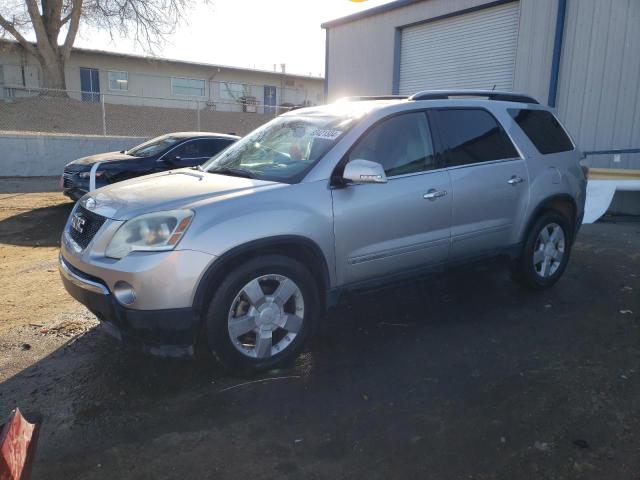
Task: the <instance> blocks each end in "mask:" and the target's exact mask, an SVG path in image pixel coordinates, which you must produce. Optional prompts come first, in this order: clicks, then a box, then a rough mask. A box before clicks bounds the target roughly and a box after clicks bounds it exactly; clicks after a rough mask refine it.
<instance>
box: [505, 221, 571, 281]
mask: <svg viewBox="0 0 640 480" xmlns="http://www.w3.org/2000/svg"><path fill="white" fill-rule="evenodd" d="M571 243H572V238H571V228H570V223H569V221H568V220H567V219H566V218H565V217H564V216H563V215H561V214H560V213H557V212H546V213H544V214H542V215H541V216H540V218H538V220H536V222H535V224H534V225H533V227H532V228H531V230H530V231H529V234H528V235H527V239H526V241H525V244H524V246H523V249H522V253H521V254H520V257H519V258H518V259H516V260H515V261H514V265H513V277H514V278H515V280H517V281H518V282H519V283H521V284H523V285H525V286H527V287H529V288H533V289H536V290H540V289H543V288H548V287H550V286H552V285H553V284H555V283H556V282H557V281H558V280H559V279H560V277H561V276H562V274H563V273H564V270H565V268H566V266H567V263H568V261H569V255H570V252H571Z"/></svg>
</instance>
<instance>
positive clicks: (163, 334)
mask: <svg viewBox="0 0 640 480" xmlns="http://www.w3.org/2000/svg"><path fill="white" fill-rule="evenodd" d="M59 269H60V275H61V277H62V283H63V284H64V287H65V289H66V290H67V292H69V294H70V295H71V296H72V297H73V298H75V299H76V300H78V301H79V302H80V303H82V304H83V305H85V306H86V307H87V308H88V309H89V311H91V313H93V314H94V315H95V316H96V317H97V318H98V320H100V322H101V324H102V326H103V328H104V329H105V330H106V331H107V332H108V333H109V334H111V335H113V336H114V337H116V338H118V339H119V340H121V341H122V342H123V343H124V344H126V345H128V346H130V347H133V348H135V349H138V350H142V351H144V352H147V353H150V354H153V355H158V356H163V357H190V356H193V353H194V346H195V342H196V340H197V336H198V333H199V330H200V316H199V314H198V312H196V311H195V310H194V309H193V308H191V307H190V308H175V309H165V310H134V309H130V308H125V307H124V306H122V305H120V303H118V301H117V300H116V299H115V297H114V295H113V294H112V292H111V291H110V290H109V288H108V287H107V285H106V284H105V283H104V282H103V281H102V280H101V279H99V278H96V277H92V276H91V275H88V274H86V273H84V272H81V271H80V270H78V269H77V268H75V267H73V266H72V265H71V264H70V263H69V262H67V261H66V260H65V259H64V257H63V255H62V254H61V255H60V262H59Z"/></svg>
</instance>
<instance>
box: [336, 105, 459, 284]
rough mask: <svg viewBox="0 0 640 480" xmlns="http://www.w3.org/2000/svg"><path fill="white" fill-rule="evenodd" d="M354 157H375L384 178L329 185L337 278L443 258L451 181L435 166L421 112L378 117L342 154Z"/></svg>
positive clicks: (380, 274)
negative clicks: (339, 186)
mask: <svg viewBox="0 0 640 480" xmlns="http://www.w3.org/2000/svg"><path fill="white" fill-rule="evenodd" d="M355 159H364V160H370V161H374V162H378V163H380V164H381V165H382V166H383V167H384V169H385V172H386V175H387V178H388V181H387V183H384V184H362V185H349V186H346V187H343V188H335V189H333V190H332V196H333V209H334V231H335V246H336V269H337V271H336V274H337V278H338V282H339V283H340V284H348V283H356V282H360V281H364V280H371V279H374V278H384V277H388V276H391V275H394V274H398V273H404V272H407V271H410V270H419V269H422V268H424V267H438V266H441V265H443V264H444V262H445V261H446V259H447V254H448V252H449V225H450V219H451V195H450V190H451V185H450V182H449V176H448V173H447V172H446V170H444V169H441V168H439V165H438V159H437V155H436V154H435V152H434V148H433V142H432V138H431V134H430V129H429V125H428V121H427V115H426V114H425V113H424V112H410V113H403V114H399V115H395V116H393V117H390V118H386V119H384V120H382V121H381V122H379V123H378V124H377V125H376V126H374V127H372V128H371V129H370V130H369V131H368V132H367V133H365V134H364V135H363V136H362V137H361V139H360V140H359V141H358V142H357V143H356V144H355V145H354V147H353V148H352V149H351V151H350V152H349V153H348V154H347V158H346V159H345V160H346V161H350V160H355Z"/></svg>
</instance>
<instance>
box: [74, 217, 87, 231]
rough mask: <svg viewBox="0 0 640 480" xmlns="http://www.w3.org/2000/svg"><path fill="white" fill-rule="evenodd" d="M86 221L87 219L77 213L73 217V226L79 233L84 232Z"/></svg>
mask: <svg viewBox="0 0 640 480" xmlns="http://www.w3.org/2000/svg"><path fill="white" fill-rule="evenodd" d="M85 223H86V220H85V219H84V218H82V217H81V216H80V215H78V214H76V213H74V214H73V216H72V217H71V227H72V228H73V229H74V230H76V231H77V232H79V233H82V232H84V224H85Z"/></svg>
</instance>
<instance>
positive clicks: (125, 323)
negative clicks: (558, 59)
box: [60, 91, 586, 369]
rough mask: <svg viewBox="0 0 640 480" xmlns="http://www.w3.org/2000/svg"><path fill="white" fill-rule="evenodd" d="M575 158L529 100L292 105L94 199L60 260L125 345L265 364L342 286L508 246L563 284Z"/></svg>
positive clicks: (533, 272)
mask: <svg viewBox="0 0 640 480" xmlns="http://www.w3.org/2000/svg"><path fill="white" fill-rule="evenodd" d="M473 97H480V98H473ZM580 158H581V154H580V152H579V151H578V150H577V149H576V147H575V145H574V144H573V142H572V141H571V139H570V138H569V136H568V135H567V133H566V131H565V130H564V129H563V128H562V126H561V125H560V123H559V122H558V120H557V119H556V118H555V117H554V115H553V114H552V113H551V111H550V110H549V109H548V108H546V107H543V106H541V105H538V103H537V102H536V101H535V100H534V99H532V98H531V97H528V96H526V95H521V94H514V93H508V92H495V91H426V92H420V93H417V94H415V95H413V96H411V97H409V98H403V97H357V98H349V99H345V100H342V101H338V102H336V103H333V104H330V105H325V106H321V107H312V108H305V109H301V110H296V111H292V112H290V113H287V114H284V115H281V116H280V117H278V118H275V119H274V120H272V121H270V122H269V123H267V124H266V125H264V126H262V127H260V128H258V129H257V130H255V131H253V132H252V133H250V134H249V135H247V136H246V137H244V138H243V139H241V140H240V141H238V142H237V143H235V144H234V145H232V146H230V147H229V148H227V149H226V150H224V151H223V152H221V153H220V154H218V155H217V156H215V157H213V158H212V159H211V160H209V161H208V162H207V163H205V164H204V165H202V166H201V167H197V168H183V169H179V170H173V171H168V172H162V173H157V174H154V175H150V176H147V177H144V178H140V179H133V180H129V181H125V182H122V183H118V184H115V185H110V186H107V187H104V188H101V189H98V190H97V191H95V192H92V193H89V194H87V195H85V196H84V197H83V198H82V199H81V200H80V201H79V202H78V203H77V204H76V206H75V207H74V209H73V211H72V213H71V215H70V218H69V220H68V222H67V225H66V226H65V229H64V232H63V235H62V246H61V253H60V271H61V273H62V278H63V281H64V284H65V286H66V288H67V290H68V291H69V293H70V294H71V295H72V296H73V297H75V298H76V299H77V300H79V301H80V302H81V303H83V304H84V305H86V306H87V307H88V308H89V310H91V311H92V312H93V313H94V314H95V315H96V316H97V317H98V318H99V319H100V320H101V321H102V324H103V326H104V327H105V328H106V329H107V330H108V331H109V332H110V333H112V334H113V335H115V336H116V337H118V338H120V339H121V340H122V341H123V342H125V343H128V344H132V345H135V346H138V347H140V348H142V349H143V350H145V351H147V352H150V353H154V354H159V355H165V356H189V355H192V354H193V353H194V350H195V345H196V344H203V345H206V347H207V349H208V350H209V351H210V352H212V353H214V354H215V356H216V357H217V358H218V359H219V360H220V361H222V363H223V364H226V365H229V366H232V367H235V368H243V369H263V368H271V367H274V366H276V365H279V364H281V363H282V362H285V361H287V360H290V359H292V358H294V357H295V356H296V355H297V354H298V353H299V352H300V351H301V349H302V348H303V345H304V344H305V342H306V340H307V339H308V338H309V336H310V335H311V334H312V332H313V331H314V328H315V327H316V325H317V324H318V322H319V320H320V319H321V318H322V316H323V313H324V311H325V309H326V308H327V307H329V306H331V305H333V304H335V302H336V301H337V300H338V297H339V296H340V294H341V293H343V292H345V291H347V290H353V289H360V288H367V287H370V286H373V285H375V286H379V285H380V284H381V283H383V282H385V283H386V282H396V281H400V280H406V279H410V278H413V277H415V276H417V275H422V274H426V273H433V272H437V271H441V270H443V269H445V268H446V267H447V266H450V265H452V264H459V263H466V262H468V261H471V260H477V259H483V258H489V257H496V256H503V257H507V258H509V259H511V264H512V266H513V268H512V269H513V275H514V278H516V279H517V280H519V281H520V282H522V283H523V284H524V285H527V286H529V287H531V288H535V289H540V288H546V287H549V286H551V285H553V284H554V283H555V282H556V281H557V280H558V279H559V278H560V276H561V275H562V273H563V271H564V269H565V267H566V265H567V262H568V260H569V253H570V250H571V245H572V243H573V240H574V238H575V236H576V233H577V231H578V228H579V226H580V224H581V221H582V217H583V210H584V201H585V188H586V179H585V173H584V172H583V170H582V168H581V165H580Z"/></svg>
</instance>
